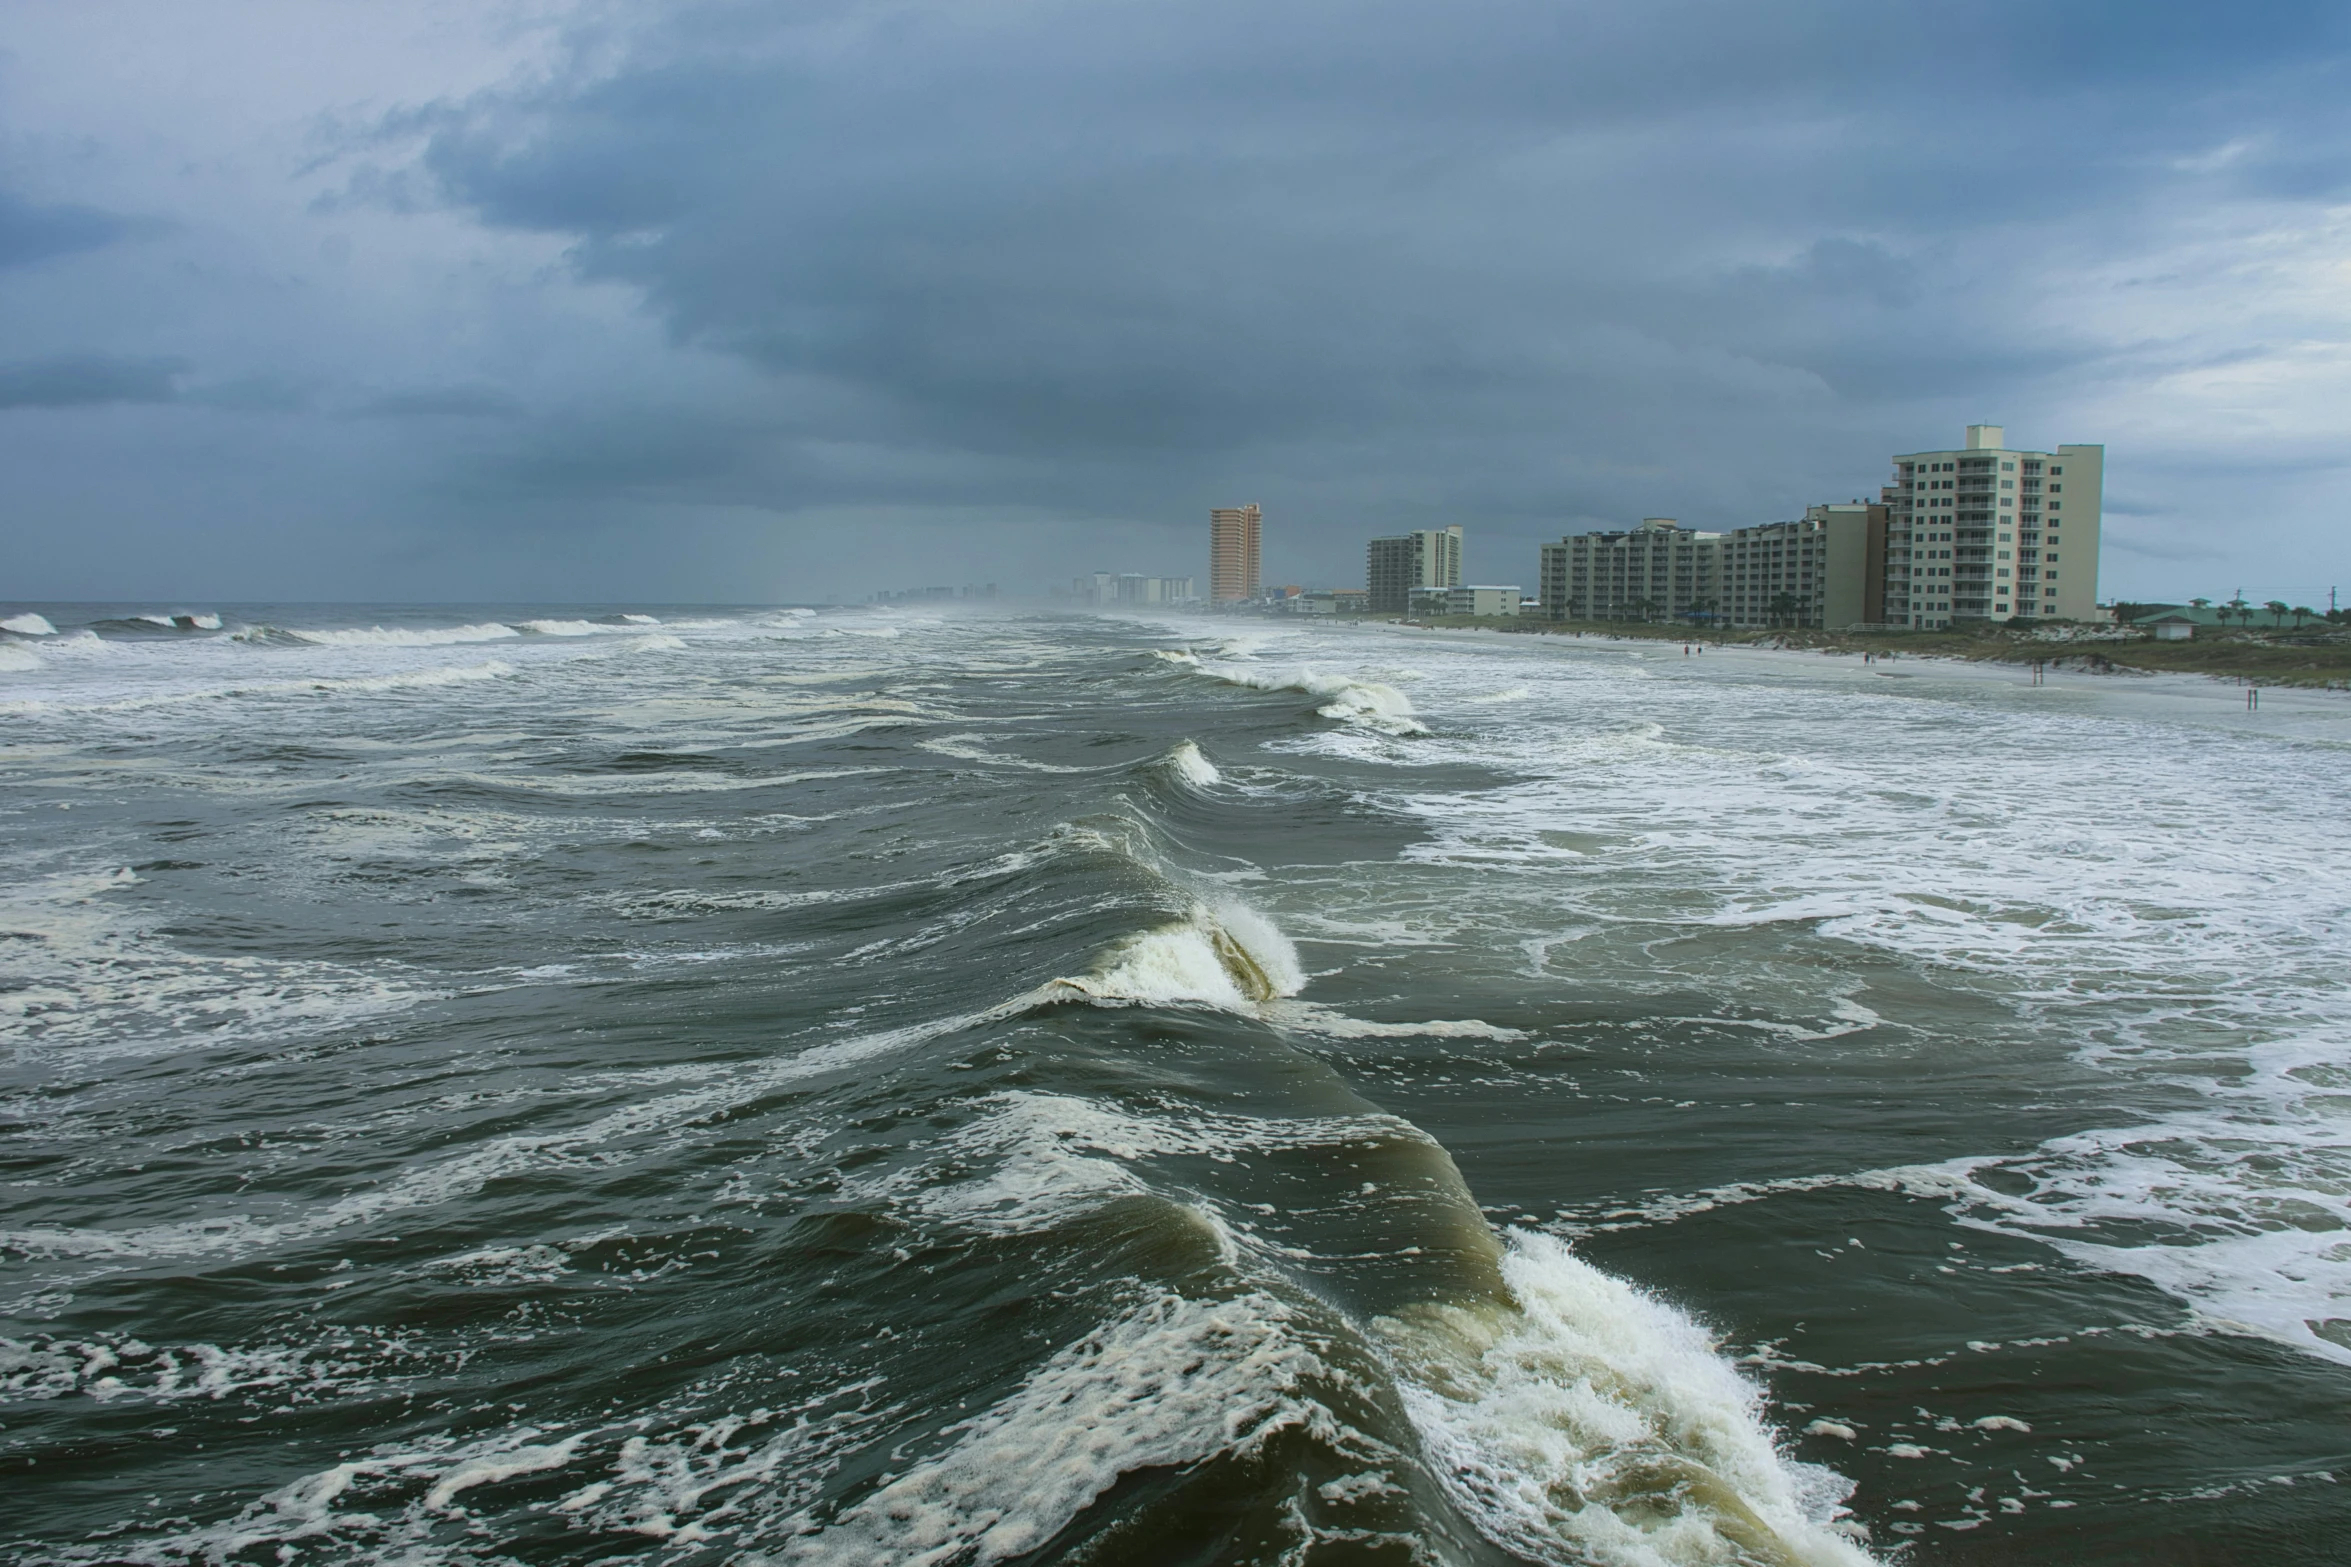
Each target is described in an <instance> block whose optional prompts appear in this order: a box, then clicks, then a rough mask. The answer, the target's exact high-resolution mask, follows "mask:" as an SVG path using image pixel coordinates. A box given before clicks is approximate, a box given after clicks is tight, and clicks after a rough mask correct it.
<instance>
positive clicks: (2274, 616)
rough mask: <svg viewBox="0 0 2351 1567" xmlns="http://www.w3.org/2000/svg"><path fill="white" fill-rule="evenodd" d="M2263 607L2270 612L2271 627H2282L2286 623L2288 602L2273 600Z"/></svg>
mask: <svg viewBox="0 0 2351 1567" xmlns="http://www.w3.org/2000/svg"><path fill="white" fill-rule="evenodd" d="M2261 607H2262V608H2263V609H2266V610H2268V611H2269V623H2270V624H2271V625H2273V626H2282V625H2284V624H2285V623H2286V601H2285V600H2284V599H2271V600H2270V601H2269V602H2268V603H2266V604H2264V605H2262V606H2261Z"/></svg>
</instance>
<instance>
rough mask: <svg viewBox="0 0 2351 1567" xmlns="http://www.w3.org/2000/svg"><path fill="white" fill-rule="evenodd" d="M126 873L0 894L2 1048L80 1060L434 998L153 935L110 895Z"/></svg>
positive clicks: (232, 1038) (156, 919)
mask: <svg viewBox="0 0 2351 1567" xmlns="http://www.w3.org/2000/svg"><path fill="white" fill-rule="evenodd" d="M140 881H141V878H140V877H139V876H138V875H137V874H136V873H135V872H133V871H131V870H130V869H128V868H127V867H121V868H116V869H112V870H105V871H83V872H60V873H56V874H52V875H49V876H43V877H34V878H26V879H24V880H21V881H18V882H16V883H14V884H11V885H7V886H6V887H4V888H0V927H4V928H7V929H10V930H13V931H21V932H26V933H28V934H30V935H31V936H32V938H33V939H29V940H18V941H11V942H7V943H5V945H4V946H0V977H4V978H5V979H6V980H7V982H8V983H7V984H6V985H5V986H0V1043H6V1044H8V1045H9V1046H11V1047H13V1048H15V1049H16V1050H18V1051H19V1052H22V1053H38V1054H46V1053H50V1052H65V1051H70V1052H71V1054H72V1057H73V1059H75V1060H77V1061H83V1062H88V1061H94V1060H99V1059H104V1058H108V1057H116V1056H138V1055H148V1054H156V1053H160V1052H163V1051H168V1050H174V1049H182V1048H186V1047H188V1046H191V1045H197V1046H218V1045H223V1044H227V1043H230V1042H236V1041H245V1040H251V1039H260V1038H277V1037H282V1036H285V1035H288V1034H292V1033H298V1032H307V1031H314V1030H318V1029H322V1028H331V1027H335V1026H338V1025H342V1024H346V1023H351V1022H355V1021H359V1020H362V1019H366V1018H372V1017H380V1016H383V1015H385V1014H388V1013H393V1012H399V1011H404V1010H406V1009H407V1008H409V1007H411V1006H414V1005H416V1004H418V1003H419V1002H421V1001H424V1000H428V999H431V998H432V997H434V996H436V995H437V994H439V992H437V991H435V990H433V989H432V988H431V987H430V986H427V985H424V984H421V983H419V982H417V980H416V979H415V978H414V977H412V976H408V975H404V974H399V973H396V972H395V973H382V972H373V971H370V970H367V969H363V968H358V967H354V966H347V965H342V964H335V963H326V962H316V961H312V962H292V961H273V960H268V959H262V958H249V957H211V956H207V955H203V954H199V953H192V952H187V951H184V950H182V949H180V948H178V947H176V946H174V945H172V944H170V943H169V942H167V941H165V940H164V939H162V937H161V936H160V934H159V933H158V932H157V931H156V930H155V929H154V928H153V927H154V926H155V925H156V924H158V923H160V916H156V915H151V914H149V913H147V912H145V911H143V910H141V909H139V908H136V907H131V906H125V905H123V904H122V903H121V902H120V901H119V900H118V899H117V898H116V897H115V896H114V895H115V894H118V893H122V892H124V891H127V890H128V889H130V888H133V887H136V886H138V885H139V884H140Z"/></svg>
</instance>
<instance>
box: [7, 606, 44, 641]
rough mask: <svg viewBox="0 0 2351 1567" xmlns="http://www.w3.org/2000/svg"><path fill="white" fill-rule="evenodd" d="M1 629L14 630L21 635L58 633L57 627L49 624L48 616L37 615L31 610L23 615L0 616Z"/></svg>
mask: <svg viewBox="0 0 2351 1567" xmlns="http://www.w3.org/2000/svg"><path fill="white" fill-rule="evenodd" d="M0 631H13V632H15V633H16V634H17V635H18V636H20V637H53V636H55V635H57V628H56V627H55V626H53V625H51V624H49V619H48V617H47V616H45V615H35V614H32V613H30V612H29V611H28V612H27V613H25V614H22V615H9V616H6V617H0Z"/></svg>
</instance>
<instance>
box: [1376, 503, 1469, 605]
mask: <svg viewBox="0 0 2351 1567" xmlns="http://www.w3.org/2000/svg"><path fill="white" fill-rule="evenodd" d="M1365 556H1366V559H1365V562H1364V569H1365V571H1367V572H1368V573H1369V580H1368V582H1367V583H1366V584H1365V587H1366V589H1367V590H1368V591H1369V593H1370V595H1371V598H1370V603H1371V612H1372V613H1373V614H1375V615H1401V614H1403V613H1404V612H1405V611H1406V610H1407V609H1409V608H1410V607H1411V604H1412V590H1413V589H1414V588H1457V587H1460V586H1461V527H1460V525H1459V524H1458V523H1457V524H1455V525H1454V526H1452V527H1450V528H1425V529H1423V530H1421V531H1420V532H1418V533H1399V534H1397V535H1396V536H1395V537H1393V538H1386V539H1374V540H1372V541H1371V545H1370V547H1369V548H1368V549H1367V550H1366V551H1365Z"/></svg>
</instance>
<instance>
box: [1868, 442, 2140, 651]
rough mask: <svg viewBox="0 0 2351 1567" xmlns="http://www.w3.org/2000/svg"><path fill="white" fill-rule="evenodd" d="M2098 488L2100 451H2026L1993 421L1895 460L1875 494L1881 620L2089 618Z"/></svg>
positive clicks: (1923, 623)
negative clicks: (1879, 501) (1880, 539)
mask: <svg viewBox="0 0 2351 1567" xmlns="http://www.w3.org/2000/svg"><path fill="white" fill-rule="evenodd" d="M2105 488H2106V448H2105V447H2103V446H2060V447H2058V448H2057V450H2055V451H2054V452H2028V451H2023V450H2019V449H2017V448H2014V447H2011V446H2009V445H2008V444H2007V432H2006V431H2005V430H2003V429H2002V428H2001V427H2000V426H1999V425H1996V424H1971V425H1969V426H1968V427H1967V443H1966V445H1964V446H1962V447H1959V448H1957V449H1956V450H1952V451H1941V452H1905V453H1903V454H1901V455H1900V456H1898V457H1896V458H1895V459H1894V482H1893V483H1892V484H1890V485H1888V486H1886V488H1885V490H1884V491H1883V492H1882V493H1883V495H1884V498H1885V502H1886V506H1887V510H1888V529H1887V535H1886V568H1885V570H1886V590H1885V600H1886V606H1885V617H1886V619H1887V620H1889V621H1891V622H1892V623H1894V624H1895V625H1899V626H1917V627H1925V628H1939V627H1944V626H1949V625H1950V624H1952V623H1953V622H1954V621H1962V620H2007V619H2009V618H2011V617H2013V616H2021V617H2025V618H2029V619H2042V620H2048V619H2056V620H2092V619H2095V618H2096V617H2097V604H2098V547H2099V528H2100V523H2101V521H2102V516H2101V513H2102V511H2103V502H2104V500H2105Z"/></svg>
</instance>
